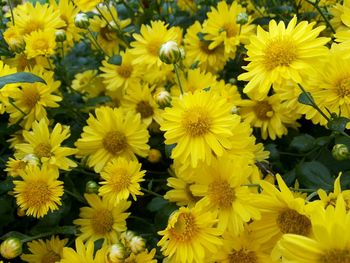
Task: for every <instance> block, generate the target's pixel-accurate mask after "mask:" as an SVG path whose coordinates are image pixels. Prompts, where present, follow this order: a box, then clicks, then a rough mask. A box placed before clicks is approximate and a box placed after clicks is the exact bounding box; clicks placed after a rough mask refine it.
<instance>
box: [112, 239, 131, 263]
mask: <svg viewBox="0 0 350 263" xmlns="http://www.w3.org/2000/svg"><path fill="white" fill-rule="evenodd" d="M126 256H127V255H126V250H125V247H124V246H123V244H122V243H117V244H113V245H112V246H111V247H110V248H109V251H108V260H109V262H111V263H119V262H124V261H123V259H125V258H126Z"/></svg>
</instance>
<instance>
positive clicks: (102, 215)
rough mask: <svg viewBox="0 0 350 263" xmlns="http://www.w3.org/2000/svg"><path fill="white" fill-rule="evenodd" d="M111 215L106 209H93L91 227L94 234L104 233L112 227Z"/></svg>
mask: <svg viewBox="0 0 350 263" xmlns="http://www.w3.org/2000/svg"><path fill="white" fill-rule="evenodd" d="M113 223H114V220H113V215H112V213H111V211H109V210H107V209H101V210H97V211H95V213H94V215H93V217H92V218H91V225H92V229H93V230H94V232H95V233H96V234H99V235H105V234H107V233H109V232H110V231H111V230H112V229H113Z"/></svg>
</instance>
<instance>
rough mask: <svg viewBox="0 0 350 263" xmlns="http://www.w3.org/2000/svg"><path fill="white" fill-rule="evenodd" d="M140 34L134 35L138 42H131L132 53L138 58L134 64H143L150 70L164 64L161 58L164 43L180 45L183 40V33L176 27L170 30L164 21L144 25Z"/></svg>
mask: <svg viewBox="0 0 350 263" xmlns="http://www.w3.org/2000/svg"><path fill="white" fill-rule="evenodd" d="M140 33H141V34H136V33H135V34H133V37H134V38H135V40H136V41H134V42H131V44H130V45H131V46H132V47H133V48H132V49H131V50H130V52H131V53H132V54H133V55H134V56H135V57H136V58H135V59H134V62H133V63H134V64H143V65H146V66H147V67H148V68H150V67H151V66H153V65H157V66H160V65H161V64H162V63H163V62H162V61H161V60H160V58H159V49H160V47H161V46H162V45H163V44H164V43H166V42H168V41H175V42H177V44H179V42H180V40H181V35H180V34H179V33H181V32H179V31H178V30H176V28H174V27H172V28H170V29H168V25H166V24H164V22H163V21H151V26H149V25H142V26H141V30H140Z"/></svg>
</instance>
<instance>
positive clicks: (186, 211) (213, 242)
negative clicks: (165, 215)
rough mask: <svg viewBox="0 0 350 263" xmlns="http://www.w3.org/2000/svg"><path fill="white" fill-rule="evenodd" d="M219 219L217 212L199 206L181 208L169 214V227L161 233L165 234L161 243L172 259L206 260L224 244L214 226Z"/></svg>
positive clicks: (190, 262)
mask: <svg viewBox="0 0 350 263" xmlns="http://www.w3.org/2000/svg"><path fill="white" fill-rule="evenodd" d="M216 222H217V220H216V215H215V213H213V212H211V211H207V210H205V209H204V208H203V207H201V206H199V205H196V206H195V207H193V208H187V207H180V209H179V210H178V211H176V212H174V213H173V214H172V215H171V216H170V218H169V221H168V226H167V227H166V229H165V230H163V231H160V232H159V234H160V235H162V236H163V237H162V239H161V240H160V241H159V242H158V246H160V247H161V251H162V252H163V255H164V256H166V257H167V258H168V260H169V261H170V262H183V263H187V262H188V263H192V262H204V260H205V258H206V257H207V256H208V255H210V254H212V253H215V252H217V250H218V246H221V245H222V240H221V239H220V238H219V236H220V234H221V232H220V231H219V230H218V229H217V228H214V224H215V223H216Z"/></svg>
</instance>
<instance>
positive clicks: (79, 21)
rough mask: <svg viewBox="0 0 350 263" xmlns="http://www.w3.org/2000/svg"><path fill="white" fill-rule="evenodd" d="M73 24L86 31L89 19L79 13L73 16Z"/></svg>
mask: <svg viewBox="0 0 350 263" xmlns="http://www.w3.org/2000/svg"><path fill="white" fill-rule="evenodd" d="M74 24H75V25H76V26H77V27H79V28H82V29H87V28H88V27H89V25H90V22H89V17H88V16H87V14H84V13H79V14H77V15H76V16H75V19H74Z"/></svg>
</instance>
